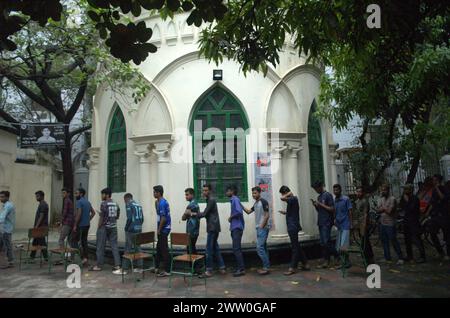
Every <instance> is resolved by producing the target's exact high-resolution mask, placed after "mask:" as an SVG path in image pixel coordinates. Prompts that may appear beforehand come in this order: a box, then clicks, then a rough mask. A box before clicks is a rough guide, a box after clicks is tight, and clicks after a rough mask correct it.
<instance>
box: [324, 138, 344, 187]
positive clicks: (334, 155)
mask: <svg viewBox="0 0 450 318" xmlns="http://www.w3.org/2000/svg"><path fill="white" fill-rule="evenodd" d="M337 148H338V145H337V144H331V145H329V146H328V151H329V153H330V174H331V176H330V184H329V187H331V186H332V185H333V184H336V183H338V180H337V167H336V160H337V159H338V156H339V155H338V153H337V152H336V150H337ZM341 186H342V188H343V190H344V191H346V189H345V185H344V184H341ZM346 194H348V193H346Z"/></svg>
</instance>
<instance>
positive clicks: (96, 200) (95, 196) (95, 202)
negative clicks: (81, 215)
mask: <svg viewBox="0 0 450 318" xmlns="http://www.w3.org/2000/svg"><path fill="white" fill-rule="evenodd" d="M87 153H88V154H89V160H88V161H87V166H88V168H89V189H88V199H89V202H91V205H92V207H93V208H94V210H96V211H98V210H99V209H100V201H101V197H100V190H101V189H100V173H99V167H98V163H99V159H100V148H99V147H91V148H89V149H88V150H87ZM97 222H98V215H97V213H96V214H95V217H94V219H93V220H92V221H91V224H92V225H93V226H91V227H90V231H89V232H90V233H91V234H95V232H96V229H97V226H96V225H97Z"/></svg>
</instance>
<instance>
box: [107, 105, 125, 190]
mask: <svg viewBox="0 0 450 318" xmlns="http://www.w3.org/2000/svg"><path fill="white" fill-rule="evenodd" d="M115 107H116V110H115V111H114V115H113V117H112V119H111V123H110V126H109V134H108V187H110V188H111V190H112V191H113V192H125V191H126V175H127V132H126V125H125V118H124V117H123V114H122V112H121V110H120V107H119V106H117V105H116V106H115Z"/></svg>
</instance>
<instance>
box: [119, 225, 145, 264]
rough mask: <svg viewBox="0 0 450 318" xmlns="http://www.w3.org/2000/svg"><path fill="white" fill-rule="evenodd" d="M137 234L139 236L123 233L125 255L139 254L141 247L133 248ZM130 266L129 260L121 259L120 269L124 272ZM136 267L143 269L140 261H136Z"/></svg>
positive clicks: (142, 262)
mask: <svg viewBox="0 0 450 318" xmlns="http://www.w3.org/2000/svg"><path fill="white" fill-rule="evenodd" d="M137 234H139V233H131V232H125V254H129V253H140V252H141V247H140V246H135V244H134V243H135V240H136V235H137ZM130 264H131V261H130V260H128V259H125V258H123V259H122V268H123V269H124V270H126V269H128V268H130ZM133 266H134V263H133ZM137 266H138V267H140V268H143V267H144V261H143V260H142V259H139V260H138V261H137Z"/></svg>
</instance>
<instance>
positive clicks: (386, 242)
mask: <svg viewBox="0 0 450 318" xmlns="http://www.w3.org/2000/svg"><path fill="white" fill-rule="evenodd" d="M380 231H381V241H382V242H383V251H384V258H385V259H386V260H387V261H390V260H391V259H392V258H391V248H390V244H391V242H392V246H393V247H394V250H395V253H397V256H398V258H399V259H403V254H402V249H401V248H400V243H399V242H398V240H397V229H396V228H395V226H394V225H383V224H381V228H380Z"/></svg>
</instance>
